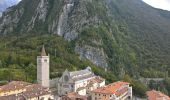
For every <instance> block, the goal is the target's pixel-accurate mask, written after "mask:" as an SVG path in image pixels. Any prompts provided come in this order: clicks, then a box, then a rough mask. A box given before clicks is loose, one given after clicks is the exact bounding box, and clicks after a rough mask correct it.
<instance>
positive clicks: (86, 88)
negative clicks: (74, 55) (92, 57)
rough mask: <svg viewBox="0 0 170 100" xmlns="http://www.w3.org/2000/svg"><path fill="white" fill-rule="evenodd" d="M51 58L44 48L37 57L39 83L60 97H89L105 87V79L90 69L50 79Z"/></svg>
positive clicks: (64, 73)
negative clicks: (73, 95)
mask: <svg viewBox="0 0 170 100" xmlns="http://www.w3.org/2000/svg"><path fill="white" fill-rule="evenodd" d="M49 69H50V56H49V55H47V53H46V51H45V48H44V46H43V47H42V51H41V55H40V56H37V82H38V83H39V84H41V85H42V86H44V87H47V88H55V89H56V91H57V92H58V95H59V96H62V95H65V94H68V93H71V92H75V93H78V94H79V95H89V94H90V91H93V90H95V89H97V88H99V87H103V86H105V79H103V78H101V77H100V76H97V75H95V74H94V73H93V72H92V70H91V68H90V67H87V68H86V69H83V70H79V71H72V72H70V71H68V70H67V69H66V70H65V72H63V74H62V76H61V77H57V78H55V79H50V77H49V76H50V70H49Z"/></svg>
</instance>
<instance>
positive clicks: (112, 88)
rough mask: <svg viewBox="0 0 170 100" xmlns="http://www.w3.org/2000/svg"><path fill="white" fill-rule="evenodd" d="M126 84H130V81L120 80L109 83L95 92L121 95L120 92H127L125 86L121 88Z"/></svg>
mask: <svg viewBox="0 0 170 100" xmlns="http://www.w3.org/2000/svg"><path fill="white" fill-rule="evenodd" d="M124 85H129V83H127V82H123V81H118V82H115V83H112V84H109V85H107V86H105V87H101V88H98V89H96V90H94V91H93V92H94V93H103V94H116V95H120V93H122V92H125V91H123V90H124V89H125V88H123V89H121V90H119V89H120V88H121V87H122V86H124ZM117 90H119V91H117Z"/></svg>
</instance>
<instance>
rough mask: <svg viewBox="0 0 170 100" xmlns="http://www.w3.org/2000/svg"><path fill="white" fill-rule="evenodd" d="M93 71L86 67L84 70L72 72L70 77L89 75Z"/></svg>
mask: <svg viewBox="0 0 170 100" xmlns="http://www.w3.org/2000/svg"><path fill="white" fill-rule="evenodd" d="M91 73H92V72H91V71H90V70H88V69H87V68H86V69H84V70H80V71H73V72H70V77H79V76H82V75H87V74H91Z"/></svg>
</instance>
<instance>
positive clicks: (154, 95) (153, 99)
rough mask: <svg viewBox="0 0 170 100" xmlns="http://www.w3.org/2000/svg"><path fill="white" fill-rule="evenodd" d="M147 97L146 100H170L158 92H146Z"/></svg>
mask: <svg viewBox="0 0 170 100" xmlns="http://www.w3.org/2000/svg"><path fill="white" fill-rule="evenodd" d="M146 94H147V96H148V100H158V99H161V100H162V99H164V100H170V97H169V96H167V95H165V94H163V93H161V92H160V91H156V90H151V91H147V92H146Z"/></svg>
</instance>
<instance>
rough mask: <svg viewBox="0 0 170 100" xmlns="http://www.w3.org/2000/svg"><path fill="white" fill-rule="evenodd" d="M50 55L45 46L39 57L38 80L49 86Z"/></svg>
mask: <svg viewBox="0 0 170 100" xmlns="http://www.w3.org/2000/svg"><path fill="white" fill-rule="evenodd" d="M49 62H50V61H49V55H47V54H46V52H45V48H44V46H43V48H42V52H41V55H40V56H38V57H37V82H38V83H39V84H41V85H42V86H44V87H49V84H50V83H49V73H50V72H49V66H50V64H49Z"/></svg>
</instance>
